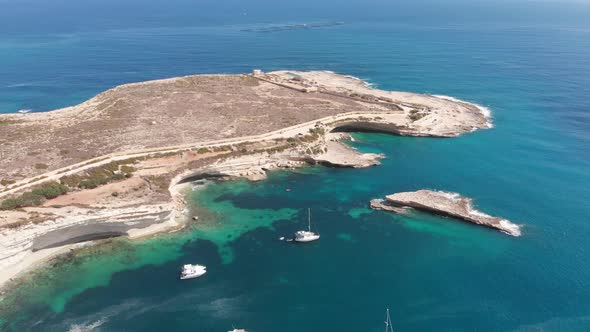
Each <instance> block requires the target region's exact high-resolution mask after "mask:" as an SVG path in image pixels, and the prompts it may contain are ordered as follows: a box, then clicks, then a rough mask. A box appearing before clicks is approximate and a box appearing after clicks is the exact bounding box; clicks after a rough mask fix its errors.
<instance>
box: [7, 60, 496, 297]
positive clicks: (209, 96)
mask: <svg viewBox="0 0 590 332" xmlns="http://www.w3.org/2000/svg"><path fill="white" fill-rule="evenodd" d="M490 126H491V125H490V121H489V119H488V116H487V114H486V112H485V110H484V109H482V108H481V107H478V106H477V105H474V104H470V103H466V102H463V101H460V100H449V99H448V98H446V97H436V96H429V95H422V94H414V93H406V92H393V91H382V90H378V89H373V88H371V87H369V86H368V85H367V84H365V83H364V82H362V81H361V80H359V79H356V78H353V77H349V76H343V75H339V74H335V73H331V72H295V71H293V72H291V71H278V72H271V73H263V72H261V71H255V72H254V73H253V74H244V75H193V76H186V77H177V78H171V79H165V80H156V81H150V82H142V83H133V84H126V85H122V86H118V87H115V88H113V89H110V90H108V91H105V92H103V93H101V94H99V95H97V96H96V97H94V98H91V99H90V100H88V101H86V102H84V103H82V104H79V105H76V106H72V107H68V108H64V109H61V110H56V111H51V112H46V113H29V114H3V115H0V141H1V142H2V144H0V155H2V156H3V158H0V199H2V200H6V199H8V198H10V200H9V203H12V205H10V204H7V205H6V208H5V210H2V211H0V271H1V272H0V285H2V284H4V282H6V281H7V280H9V279H11V278H13V277H14V276H16V275H18V274H19V273H22V272H23V271H25V270H26V269H27V268H30V267H32V266H33V265H35V264H38V263H39V262H42V261H45V260H46V259H47V258H49V257H53V256H55V255H56V254H58V253H60V252H63V251H64V250H69V248H72V247H75V246H77V244H75V243H79V242H83V241H88V240H94V239H100V238H105V237H112V236H128V237H129V238H137V237H144V236H149V235H152V234H155V233H158V232H164V231H170V230H175V229H178V228H179V227H181V226H182V225H184V224H185V223H186V221H187V220H190V218H188V217H187V216H185V211H186V210H185V208H186V202H185V200H184V193H183V188H185V187H186V186H188V183H190V182H191V181H194V180H197V179H200V178H210V177H218V178H219V177H220V178H226V177H227V178H232V177H245V178H248V179H250V180H253V181H257V180H261V179H264V178H265V177H266V173H267V171H269V170H273V169H280V168H284V169H293V168H296V167H302V166H304V165H307V164H321V165H325V166H329V167H351V168H358V167H369V166H373V165H378V164H379V160H380V159H381V158H382V157H383V156H381V155H378V154H371V153H361V152H359V151H357V150H355V149H353V148H351V147H349V146H347V145H345V144H343V143H342V142H341V140H342V139H346V138H347V136H348V135H347V134H345V133H343V132H347V131H380V132H387V133H392V134H396V135H406V136H431V137H455V136H458V135H461V134H464V133H468V132H472V131H474V130H476V129H484V128H489V127H490ZM49 182H52V183H54V184H55V185H61V186H65V187H66V189H67V190H65V191H64V192H63V193H62V194H63V195H61V196H59V197H46V196H43V197H44V198H42V199H41V198H40V200H39V201H35V202H34V204H33V203H31V202H28V201H27V202H28V203H26V204H24V203H23V202H24V201H23V200H22V199H21V198H22V197H20V196H19V195H24V194H27V193H28V194H29V195H31V194H30V193H29V192H31V191H32V190H36V189H39V188H40V187H41V186H43V185H46V184H47V183H49ZM34 195H37V194H34ZM34 195H33V196H34ZM37 196H38V195H37ZM48 196H52V195H48ZM17 198H18V199H17ZM45 198H47V200H45ZM17 203H18V204H17ZM21 203H22V204H21ZM19 204H20V205H19ZM17 205H18V206H17ZM10 206H14V207H13V208H11V207H10ZM16 207H20V208H18V209H16Z"/></svg>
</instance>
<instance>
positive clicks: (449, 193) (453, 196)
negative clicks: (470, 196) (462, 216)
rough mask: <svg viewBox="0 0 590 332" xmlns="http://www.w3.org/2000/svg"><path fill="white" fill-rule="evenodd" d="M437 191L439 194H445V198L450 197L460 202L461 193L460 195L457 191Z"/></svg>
mask: <svg viewBox="0 0 590 332" xmlns="http://www.w3.org/2000/svg"><path fill="white" fill-rule="evenodd" d="M435 193H437V194H438V195H439V196H443V197H445V198H448V199H450V200H452V201H453V202H458V201H459V200H460V199H461V195H459V194H457V193H452V192H448V191H435Z"/></svg>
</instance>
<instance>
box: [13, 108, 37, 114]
mask: <svg viewBox="0 0 590 332" xmlns="http://www.w3.org/2000/svg"><path fill="white" fill-rule="evenodd" d="M31 111H33V110H32V109H30V108H23V109H20V110H18V111H16V112H17V113H21V114H27V113H30V112H31Z"/></svg>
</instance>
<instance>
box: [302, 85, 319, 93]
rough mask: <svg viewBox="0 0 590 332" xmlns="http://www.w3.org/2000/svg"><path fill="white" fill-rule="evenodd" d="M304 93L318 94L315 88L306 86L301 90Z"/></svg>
mask: <svg viewBox="0 0 590 332" xmlns="http://www.w3.org/2000/svg"><path fill="white" fill-rule="evenodd" d="M303 90H304V91H305V92H318V87H317V86H307V87H305V88H304V89H303Z"/></svg>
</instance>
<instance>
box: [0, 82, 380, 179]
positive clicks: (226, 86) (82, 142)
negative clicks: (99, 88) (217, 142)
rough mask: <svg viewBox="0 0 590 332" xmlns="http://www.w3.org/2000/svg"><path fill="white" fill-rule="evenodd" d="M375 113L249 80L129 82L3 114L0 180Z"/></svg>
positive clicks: (348, 103)
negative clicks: (72, 102) (43, 108)
mask: <svg viewBox="0 0 590 332" xmlns="http://www.w3.org/2000/svg"><path fill="white" fill-rule="evenodd" d="M371 108H372V107H371V105H368V104H367V105H365V104H363V103H360V102H356V101H354V100H350V99H347V98H344V97H338V96H331V95H327V94H322V93H302V92H299V91H296V90H293V89H288V88H285V87H281V86H278V85H275V84H272V83H268V82H264V81H260V80H258V79H256V78H254V77H251V76H246V75H231V76H230V75H227V76H224V75H195V76H187V77H180V78H173V79H166V80H158V81H150V82H145V83H135V84H127V85H123V86H119V87H116V88H113V89H111V90H108V91H106V92H104V93H101V94H99V95H97V96H96V97H94V98H92V99H90V100H88V101H87V102H84V103H82V104H80V105H77V106H73V107H69V108H64V109H61V110H57V111H53V112H48V113H38V114H25V115H21V114H18V115H16V114H15V115H3V116H1V117H0V142H1V144H0V156H1V157H2V158H0V180H1V179H5V180H19V179H22V178H26V177H31V176H35V175H37V174H41V173H44V172H46V171H49V170H52V169H57V168H60V167H64V166H67V165H69V164H74V163H77V162H80V161H83V160H87V159H90V158H93V157H96V156H100V155H104V154H108V153H112V152H120V151H128V150H135V149H143V148H156V147H163V146H171V145H177V144H187V143H192V142H196V141H200V140H213V139H223V138H232V137H241V136H249V135H256V134H261V133H265V132H269V131H273V130H277V129H280V128H283V127H287V126H291V125H294V124H298V123H303V122H306V121H311V120H313V119H315V118H321V117H325V116H330V115H333V114H338V113H343V112H348V111H363V110H370V109H371Z"/></svg>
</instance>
